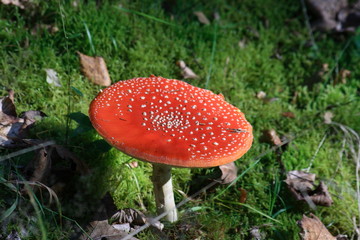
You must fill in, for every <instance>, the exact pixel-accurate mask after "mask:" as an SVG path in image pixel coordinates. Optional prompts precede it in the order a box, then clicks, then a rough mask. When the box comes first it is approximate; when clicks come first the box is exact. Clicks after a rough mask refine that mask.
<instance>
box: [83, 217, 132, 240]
mask: <svg viewBox="0 0 360 240" xmlns="http://www.w3.org/2000/svg"><path fill="white" fill-rule="evenodd" d="M123 230H127V229H126V228H122V229H117V228H116V227H114V226H112V225H110V224H109V223H108V221H107V220H103V221H93V222H90V224H89V226H88V227H87V233H86V234H85V233H84V234H83V235H82V236H81V237H80V240H90V239H96V240H100V239H108V240H117V239H122V238H124V237H126V236H127V235H128V234H127V231H123ZM129 231H130V230H129ZM130 240H138V238H134V237H132V238H130Z"/></svg>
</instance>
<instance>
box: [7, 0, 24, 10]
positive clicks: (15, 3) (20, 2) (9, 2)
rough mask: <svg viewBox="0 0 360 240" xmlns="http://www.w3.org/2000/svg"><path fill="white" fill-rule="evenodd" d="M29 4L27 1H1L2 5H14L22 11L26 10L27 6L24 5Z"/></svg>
mask: <svg viewBox="0 0 360 240" xmlns="http://www.w3.org/2000/svg"><path fill="white" fill-rule="evenodd" d="M26 2H28V1H27V0H1V3H2V4H5V5H14V6H17V7H19V8H21V9H24V8H25V5H24V3H26Z"/></svg>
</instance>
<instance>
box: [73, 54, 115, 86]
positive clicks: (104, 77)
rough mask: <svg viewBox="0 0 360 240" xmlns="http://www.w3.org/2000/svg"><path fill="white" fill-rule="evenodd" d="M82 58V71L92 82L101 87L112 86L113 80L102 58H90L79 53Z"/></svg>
mask: <svg viewBox="0 0 360 240" xmlns="http://www.w3.org/2000/svg"><path fill="white" fill-rule="evenodd" d="M77 53H78V55H79V57H80V64H81V71H82V72H83V74H84V75H85V77H87V78H88V79H89V80H90V81H91V82H93V83H95V84H97V85H100V86H110V85H111V80H110V76H109V72H108V70H107V67H106V63H105V60H104V59H103V58H102V57H90V56H87V55H85V54H82V53H81V52H77Z"/></svg>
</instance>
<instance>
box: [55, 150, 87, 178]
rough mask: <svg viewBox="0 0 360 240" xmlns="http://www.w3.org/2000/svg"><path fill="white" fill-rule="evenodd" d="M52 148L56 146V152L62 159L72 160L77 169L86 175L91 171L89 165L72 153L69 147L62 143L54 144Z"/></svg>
mask: <svg viewBox="0 0 360 240" xmlns="http://www.w3.org/2000/svg"><path fill="white" fill-rule="evenodd" d="M51 147H52V148H55V150H56V152H57V153H58V154H59V156H60V157H61V159H62V160H65V161H70V162H71V163H73V164H75V170H76V171H77V172H79V173H80V174H82V175H86V174H89V173H90V169H89V167H88V166H87V165H86V164H85V163H84V162H83V161H81V160H80V159H79V158H78V157H76V155H75V154H74V153H72V152H71V151H70V150H69V149H67V148H66V147H64V146H61V145H53V146H51Z"/></svg>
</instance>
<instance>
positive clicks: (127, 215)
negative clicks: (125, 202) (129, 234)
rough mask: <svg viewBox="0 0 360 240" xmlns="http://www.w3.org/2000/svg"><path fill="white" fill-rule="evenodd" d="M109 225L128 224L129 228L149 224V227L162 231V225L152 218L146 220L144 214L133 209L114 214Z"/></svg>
mask: <svg viewBox="0 0 360 240" xmlns="http://www.w3.org/2000/svg"><path fill="white" fill-rule="evenodd" d="M109 222H110V223H111V224H125V223H129V224H130V226H131V227H135V226H142V225H144V224H146V223H149V224H150V225H151V226H153V227H156V228H158V229H159V230H162V229H163V227H164V225H163V224H161V223H160V222H159V221H155V220H153V219H152V218H147V217H146V216H145V214H143V213H142V212H140V211H139V210H136V209H133V208H125V209H122V210H119V211H118V212H116V213H115V214H114V215H113V216H112V217H111V218H110V220H109Z"/></svg>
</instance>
